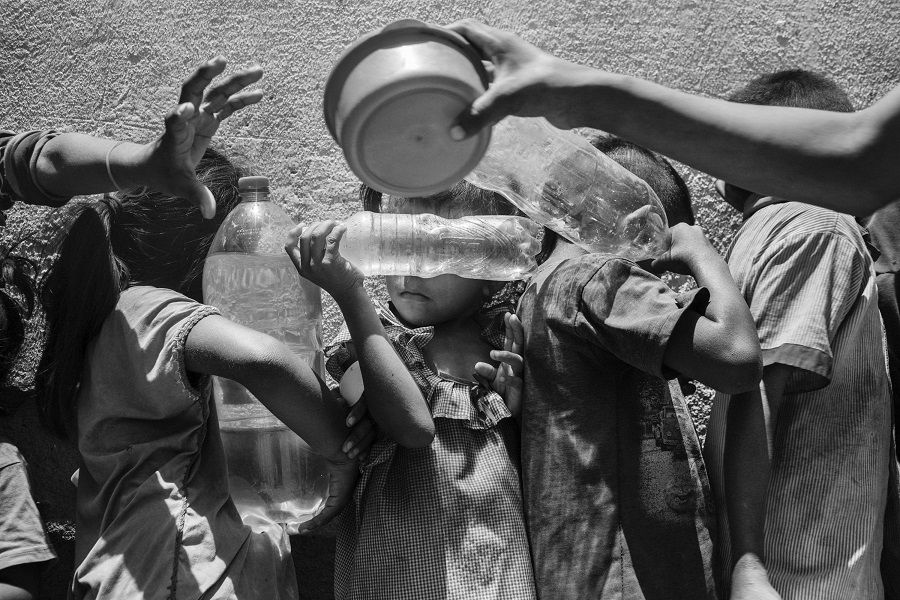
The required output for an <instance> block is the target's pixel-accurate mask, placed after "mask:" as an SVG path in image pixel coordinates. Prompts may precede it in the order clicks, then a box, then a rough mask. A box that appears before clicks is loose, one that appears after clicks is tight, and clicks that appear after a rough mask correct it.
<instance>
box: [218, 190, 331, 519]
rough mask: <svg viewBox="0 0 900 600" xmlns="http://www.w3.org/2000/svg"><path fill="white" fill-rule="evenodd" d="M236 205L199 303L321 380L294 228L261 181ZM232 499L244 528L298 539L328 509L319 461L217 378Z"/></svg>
mask: <svg viewBox="0 0 900 600" xmlns="http://www.w3.org/2000/svg"><path fill="white" fill-rule="evenodd" d="M238 185H239V187H240V192H241V203H240V204H239V205H238V206H237V207H235V209H234V210H232V211H231V213H229V215H228V216H227V217H226V218H225V221H224V222H223V223H222V225H221V227H220V228H219V231H218V232H217V233H216V236H215V238H214V239H213V243H212V246H211V247H210V250H209V254H208V255H207V258H206V263H205V265H204V268H203V298H204V301H205V302H206V303H207V304H209V305H212V306H215V307H216V308H218V309H219V311H220V312H221V313H222V315H223V316H224V317H226V318H228V319H230V320H232V321H235V322H237V323H240V324H242V325H246V326H248V327H251V328H253V329H256V330H258V331H262V332H263V333H267V334H269V335H271V336H272V337H274V338H276V339H279V340H281V341H282V342H284V343H285V344H287V345H288V347H290V348H291V350H293V351H294V352H295V353H296V354H298V355H299V356H301V357H303V358H304V359H305V360H306V361H307V362H308V363H309V364H310V366H312V367H313V368H314V369H315V370H316V371H317V372H319V373H320V374H321V373H322V368H323V356H322V342H321V339H322V296H321V290H320V289H319V288H318V287H317V286H315V285H313V284H312V283H310V282H309V281H307V280H305V279H302V278H301V277H299V276H298V274H297V271H296V269H295V268H294V266H293V264H291V261H290V259H289V258H288V257H287V254H285V252H284V249H283V247H284V241H285V239H286V237H287V232H288V230H289V229H290V228H291V227H292V226H293V221H292V220H291V218H290V216H288V214H287V213H286V212H284V210H283V209H282V208H281V207H279V206H278V205H277V204H275V203H274V202H272V201H271V200H270V198H269V181H268V179H267V178H265V177H242V178H241V179H240V180H239V182H238ZM213 393H214V397H215V401H216V410H217V412H218V417H219V428H220V431H221V435H222V442H223V445H224V447H225V455H226V460H227V463H228V474H229V486H230V491H231V496H232V498H233V500H234V502H235V505H236V506H237V508H238V511H239V512H240V513H241V516H242V517H243V518H244V522H245V523H247V524H248V525H251V526H252V525H253V524H254V523H259V524H260V525H264V524H266V523H270V522H272V521H274V522H277V523H282V524H284V525H285V526H286V527H287V529H288V531H291V532H296V531H297V528H298V527H299V525H300V524H301V523H303V522H304V521H307V520H309V519H311V518H312V517H313V516H315V515H316V514H317V513H318V512H319V511H320V510H321V509H322V507H323V506H324V501H325V499H326V497H327V494H328V474H327V467H326V463H325V461H324V459H322V458H321V457H320V456H318V455H316V454H314V453H312V452H311V451H310V448H309V446H308V445H307V444H306V443H305V442H304V441H303V440H302V439H301V438H300V437H299V436H297V434H295V433H294V432H293V431H291V430H290V429H288V428H287V427H286V426H285V425H284V424H283V423H281V421H279V420H278V419H277V418H276V417H275V416H274V415H273V414H272V413H271V412H269V410H268V409H266V407H265V406H263V405H262V404H261V403H260V402H259V401H258V400H257V399H256V398H255V397H254V396H253V395H252V394H251V393H250V392H249V391H248V390H247V389H246V388H244V387H243V386H242V385H240V384H238V383H236V382H234V381H231V380H230V379H225V378H222V377H214V378H213Z"/></svg>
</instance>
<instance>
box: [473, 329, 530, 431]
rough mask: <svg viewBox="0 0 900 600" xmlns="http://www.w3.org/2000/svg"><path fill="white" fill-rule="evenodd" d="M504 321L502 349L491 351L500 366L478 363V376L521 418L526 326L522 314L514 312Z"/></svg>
mask: <svg viewBox="0 0 900 600" xmlns="http://www.w3.org/2000/svg"><path fill="white" fill-rule="evenodd" d="M503 324H504V325H505V326H506V341H505V342H504V344H503V350H491V358H492V359H494V360H496V361H497V362H499V363H500V365H499V366H497V367H494V366H492V365H489V364H488V363H485V362H479V363H476V364H475V378H476V379H478V380H479V381H481V382H482V383H486V384H487V385H489V386H490V388H491V389H492V390H494V391H495V392H497V393H498V394H500V395H501V396H503V399H504V400H505V401H506V405H507V407H509V412H510V413H512V416H513V417H514V418H516V419H518V418H519V415H521V413H522V371H523V370H524V368H525V362H524V360H523V359H522V347H523V346H524V341H525V329H524V328H523V327H522V322H521V321H519V317H517V316H516V315H515V314H513V313H506V314H505V315H503Z"/></svg>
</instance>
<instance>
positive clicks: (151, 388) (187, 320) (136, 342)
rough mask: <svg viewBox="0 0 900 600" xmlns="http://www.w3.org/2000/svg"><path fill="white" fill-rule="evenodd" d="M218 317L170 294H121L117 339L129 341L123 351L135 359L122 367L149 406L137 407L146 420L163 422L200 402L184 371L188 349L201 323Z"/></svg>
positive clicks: (142, 290) (147, 291)
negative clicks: (127, 369)
mask: <svg viewBox="0 0 900 600" xmlns="http://www.w3.org/2000/svg"><path fill="white" fill-rule="evenodd" d="M216 314H219V311H218V310H217V309H215V308H214V307H212V306H206V305H204V304H200V303H198V302H195V301H194V300H191V299H190V298H187V297H185V296H182V295H181V294H178V293H176V292H173V291H171V290H166V289H161V288H153V287H144V286H140V287H134V288H129V289H128V290H126V291H125V292H123V294H122V298H121V299H120V301H119V304H118V307H117V312H116V314H115V315H114V319H115V321H114V322H113V326H114V327H115V328H116V329H120V331H119V332H118V333H115V332H114V336H116V337H117V338H118V339H123V340H125V346H124V351H125V352H127V353H128V354H130V355H131V357H130V358H129V359H126V360H124V361H119V364H124V365H128V366H129V369H131V374H130V379H131V381H132V383H131V384H130V385H131V386H133V387H134V391H135V392H136V393H137V395H138V396H139V397H141V398H143V399H144V400H145V402H142V403H141V405H140V407H139V410H141V411H144V413H145V414H143V415H142V416H143V417H145V418H161V417H165V416H167V415H170V414H172V412H173V411H178V410H182V409H184V408H185V406H184V403H185V402H188V403H193V402H196V401H197V400H198V399H199V389H197V388H195V387H194V385H192V383H191V381H190V380H189V378H188V375H187V369H186V368H185V358H184V349H185V343H186V342H187V337H188V335H189V334H190V332H191V330H192V329H193V328H194V326H195V325H196V324H197V323H198V322H199V321H200V320H201V319H204V318H206V317H208V316H210V315H216ZM120 383H121V382H120Z"/></svg>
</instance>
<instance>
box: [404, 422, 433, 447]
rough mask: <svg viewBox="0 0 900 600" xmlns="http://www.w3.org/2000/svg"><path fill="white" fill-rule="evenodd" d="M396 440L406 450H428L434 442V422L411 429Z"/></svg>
mask: <svg viewBox="0 0 900 600" xmlns="http://www.w3.org/2000/svg"><path fill="white" fill-rule="evenodd" d="M395 439H396V442H397V443H398V444H400V445H401V446H403V447H404V448H427V447H428V446H430V445H431V442H433V441H434V422H433V421H431V422H429V423H422V424H420V425H416V426H415V427H410V428H408V429H406V431H404V432H403V433H402V434H401V435H399V436H397V437H396V438H395Z"/></svg>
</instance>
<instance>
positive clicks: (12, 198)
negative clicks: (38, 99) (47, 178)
mask: <svg viewBox="0 0 900 600" xmlns="http://www.w3.org/2000/svg"><path fill="white" fill-rule="evenodd" d="M57 135H59V133H57V132H55V131H27V132H25V133H20V134H13V133H10V132H0V210H8V209H9V208H10V207H12V205H13V203H14V202H16V201H19V202H26V203H28V204H42V205H44V206H62V205H63V204H65V203H66V202H67V201H68V200H69V197H64V196H55V195H53V194H50V193H48V192H47V191H46V190H44V188H42V187H41V185H40V182H38V180H37V178H36V177H35V176H34V173H35V169H36V167H37V160H38V157H39V156H40V154H41V150H42V149H43V148H44V144H46V143H47V142H49V141H50V140H52V139H53V138H55V137H56V136H57Z"/></svg>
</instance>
